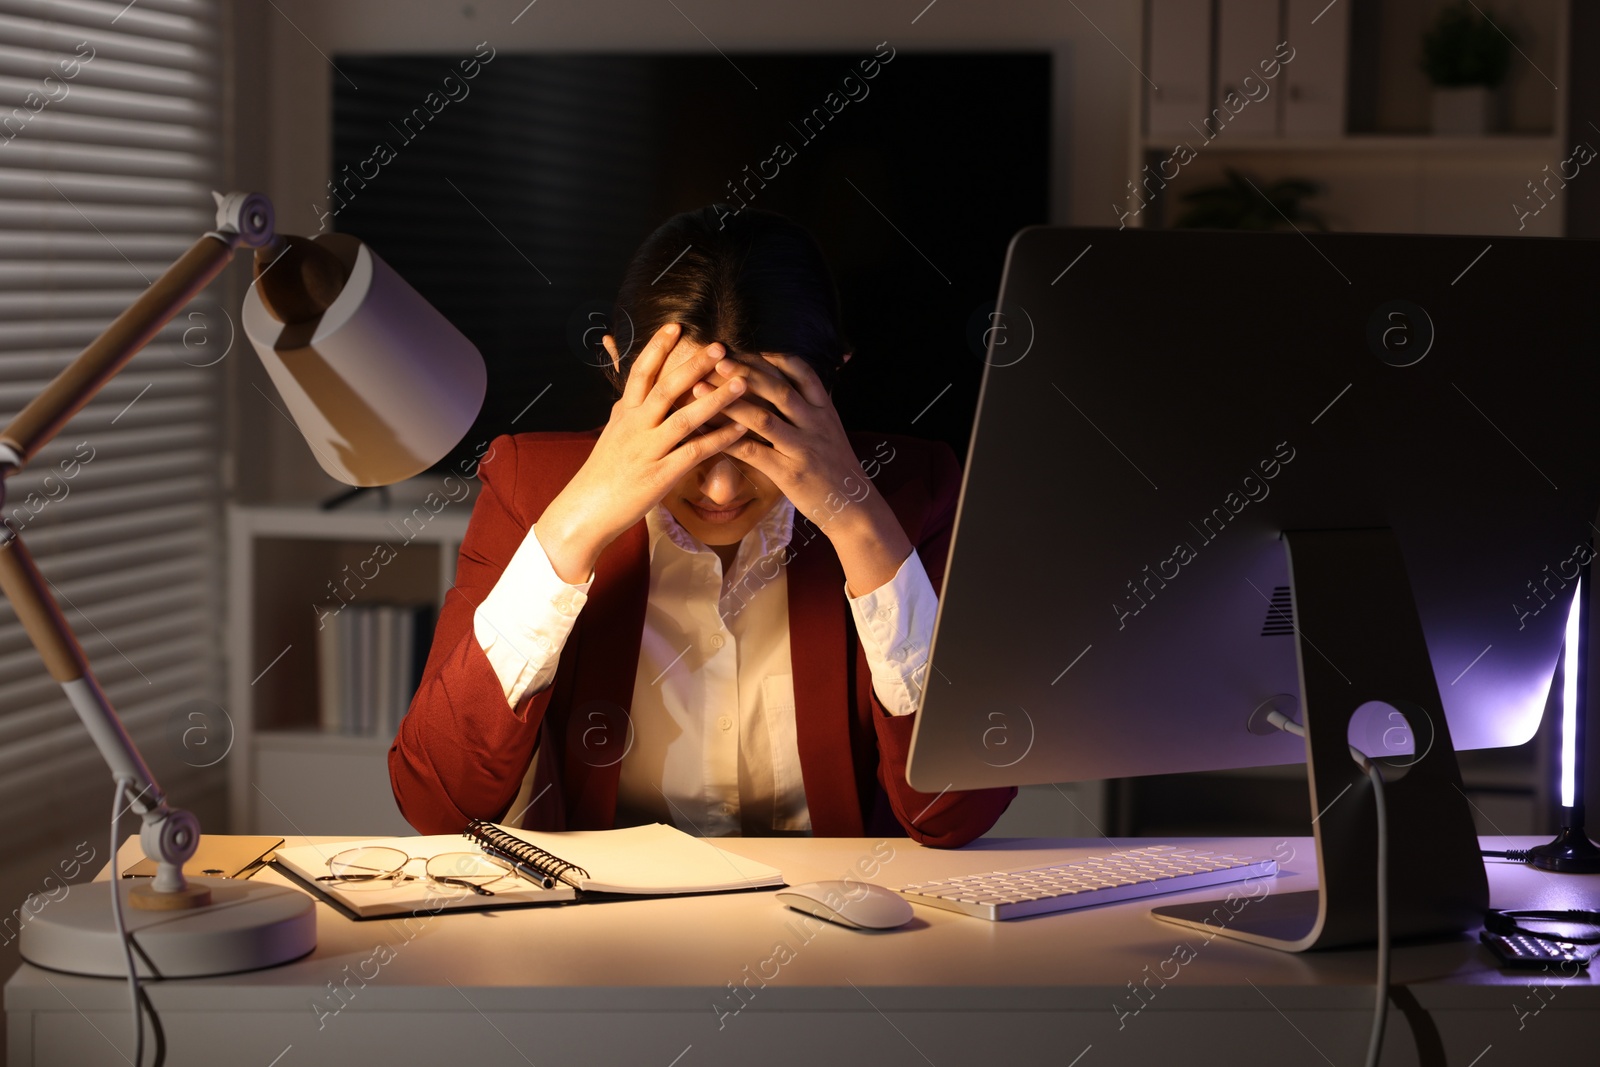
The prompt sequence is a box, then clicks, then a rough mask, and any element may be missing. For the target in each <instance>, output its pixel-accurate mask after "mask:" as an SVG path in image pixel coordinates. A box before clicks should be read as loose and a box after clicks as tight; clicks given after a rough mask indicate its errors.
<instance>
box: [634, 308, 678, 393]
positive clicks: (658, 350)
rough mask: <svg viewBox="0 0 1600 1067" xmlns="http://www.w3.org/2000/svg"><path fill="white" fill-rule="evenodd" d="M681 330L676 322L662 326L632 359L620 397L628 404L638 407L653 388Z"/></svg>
mask: <svg viewBox="0 0 1600 1067" xmlns="http://www.w3.org/2000/svg"><path fill="white" fill-rule="evenodd" d="M682 330H683V328H682V327H681V326H679V325H678V324H677V323H676V322H669V323H667V324H666V325H665V326H662V327H661V328H660V329H659V330H657V331H656V332H655V334H654V335H653V336H652V337H651V338H650V341H649V343H647V344H646V345H645V346H644V351H642V352H640V353H639V358H638V359H636V360H634V361H633V366H632V367H631V368H629V370H628V381H627V384H626V385H624V386H623V388H622V399H623V400H624V401H626V402H627V403H628V404H629V405H631V406H633V407H638V406H639V405H640V404H642V403H644V399H645V397H647V396H649V395H650V390H652V389H653V388H655V384H656V378H657V377H658V376H659V375H660V373H661V367H662V364H664V363H665V362H666V361H667V353H669V352H671V351H672V350H673V348H674V347H676V346H677V343H678V337H679V335H680V334H681V333H682Z"/></svg>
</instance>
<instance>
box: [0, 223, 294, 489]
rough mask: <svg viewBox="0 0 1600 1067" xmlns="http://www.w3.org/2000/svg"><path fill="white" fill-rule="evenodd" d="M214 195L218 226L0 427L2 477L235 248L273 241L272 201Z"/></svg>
mask: <svg viewBox="0 0 1600 1067" xmlns="http://www.w3.org/2000/svg"><path fill="white" fill-rule="evenodd" d="M212 195H213V196H215V197H216V198H217V229H215V230H212V231H210V232H209V233H207V234H206V235H205V236H203V237H201V238H200V239H199V240H197V241H195V243H194V244H193V245H191V246H189V250H188V251H187V252H185V253H184V254H183V255H182V256H180V257H179V258H178V260H177V261H176V262H174V263H173V264H172V266H170V267H168V268H167V269H166V271H165V272H164V273H162V275H161V277H159V278H157V279H156V280H155V281H154V282H152V283H151V284H150V287H149V288H148V289H146V290H145V291H144V292H143V293H141V294H140V295H139V298H138V299H137V300H135V301H134V302H133V303H132V304H131V305H129V307H128V309H127V310H126V311H124V312H123V313H122V314H121V315H118V316H117V317H116V319H115V320H113V321H112V323H111V325H109V326H107V327H106V328H105V329H104V330H103V331H101V333H100V336H98V337H96V338H95V339H94V340H93V341H90V342H89V346H88V347H87V348H85V349H84V350H83V351H82V352H80V353H79V354H78V358H76V359H74V360H73V361H72V362H71V363H70V364H68V365H67V366H66V368H65V369H63V370H62V371H61V373H60V374H57V375H56V376H55V379H54V380H53V381H51V382H50V384H49V385H47V386H45V388H44V391H43V392H41V393H40V394H39V395H38V396H36V397H34V399H33V400H32V401H30V402H29V404H28V406H27V407H25V408H23V409H22V410H21V411H20V412H18V413H17V416H16V418H14V419H12V420H11V424H10V425H9V426H7V427H6V428H5V430H4V431H0V464H6V465H8V466H9V467H10V470H5V471H4V474H5V475H6V476H9V475H10V473H11V470H15V469H18V468H20V467H22V466H23V465H24V464H25V463H27V462H28V461H29V460H30V459H32V458H33V457H34V455H35V454H36V453H37V452H38V451H39V449H41V448H43V447H44V446H45V445H46V444H48V443H49V442H50V439H51V438H53V437H55V435H56V433H57V432H58V431H59V430H60V429H61V427H62V426H64V425H66V423H67V420H68V419H70V418H72V416H73V415H75V414H77V412H78V410H79V409H80V408H82V407H83V406H84V405H85V404H87V403H88V402H89V401H90V400H92V399H94V395H95V394H96V393H98V392H99V391H100V387H101V386H103V385H105V383H106V382H108V381H110V380H111V379H112V378H114V377H115V376H116V374H117V372H118V371H120V370H122V368H123V367H124V366H125V365H126V364H127V362H128V361H129V360H130V359H132V358H133V357H134V356H135V355H136V354H137V353H138V352H139V350H140V349H141V348H143V347H144V346H145V345H147V344H149V343H150V341H151V339H152V338H154V337H155V335H156V334H157V333H159V332H160V331H161V328H162V327H163V326H165V325H166V324H167V323H168V322H170V321H171V320H172V317H173V316H174V315H176V314H177V313H178V312H180V311H182V310H183V309H184V308H185V307H187V306H188V304H189V301H191V300H193V299H194V298H195V296H196V295H197V294H198V293H199V292H200V291H201V290H202V289H204V288H205V287H206V286H207V285H209V284H210V283H211V280H212V279H213V278H215V277H216V276H217V275H218V274H221V273H222V270H223V268H224V267H226V266H227V265H228V264H229V263H230V262H232V261H233V253H234V249H236V248H238V247H239V246H240V245H241V244H243V245H248V246H250V247H254V248H259V247H261V246H262V245H265V244H267V243H269V242H270V241H271V240H272V238H273V219H272V202H271V201H270V200H268V199H267V198H266V197H264V196H262V195H260V194H259V193H230V194H229V195H228V196H226V197H224V196H222V195H220V194H216V193H213V194H212Z"/></svg>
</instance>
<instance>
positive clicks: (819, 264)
mask: <svg viewBox="0 0 1600 1067" xmlns="http://www.w3.org/2000/svg"><path fill="white" fill-rule="evenodd" d="M669 322H678V323H682V324H683V336H685V337H687V338H689V339H690V340H692V341H695V342H697V343H699V344H711V343H712V342H721V343H722V344H724V345H726V346H727V348H728V350H729V351H730V352H785V353H788V354H790V355H794V356H799V357H800V358H801V359H803V360H805V361H806V362H807V363H808V364H810V365H811V367H812V369H813V370H815V371H816V372H817V376H818V377H820V378H821V379H822V383H823V384H824V385H825V386H827V387H828V389H830V390H831V389H832V388H833V386H834V383H835V382H836V381H837V380H838V376H839V370H840V368H841V367H842V366H843V365H844V360H845V358H846V356H847V355H848V354H849V352H850V344H849V342H848V341H847V340H846V339H845V336H844V325H843V322H842V318H841V315H840V311H839V293H838V290H837V289H836V288H835V286H834V282H833V273H832V272H831V271H830V270H829V269H828V264H827V261H826V260H825V259H824V258H823V256H822V249H821V248H819V247H818V246H817V243H816V241H814V240H813V239H812V237H811V235H810V234H808V233H807V232H806V231H805V230H804V229H803V228H802V227H801V226H800V225H799V224H797V223H796V222H794V221H793V220H792V219H789V218H788V217H786V216H784V215H780V214H778V213H777V212H776V211H766V210H763V209H760V208H746V209H744V210H742V211H737V212H736V211H734V210H733V208H731V207H730V206H729V205H727V204H710V205H708V206H706V207H703V208H697V209H695V210H693V211H685V212H683V213H682V214H680V215H674V216H673V217H672V218H670V219H668V220H667V221H666V222H664V223H662V224H661V226H660V227H659V228H658V229H657V230H656V231H655V232H654V233H652V234H651V235H650V236H649V237H647V238H645V240H644V243H643V244H642V245H640V246H639V250H638V251H637V252H635V253H634V255H633V261H632V262H630V263H629V264H628V269H627V271H626V272H625V273H624V274H623V277H622V286H621V288H620V289H619V290H618V292H617V300H616V304H615V306H614V307H613V308H612V311H611V332H612V336H613V338H614V339H615V341H616V345H617V350H618V352H619V353H620V355H621V357H622V358H621V360H620V363H621V366H620V368H614V367H612V366H611V363H610V361H609V360H608V361H607V362H606V364H605V370H606V373H607V376H608V377H609V378H610V379H611V383H612V385H613V386H615V387H616V389H617V392H618V394H619V395H620V394H621V391H622V386H623V383H624V382H626V381H627V378H628V370H629V368H631V367H632V366H633V360H634V359H635V358H636V357H637V356H638V355H639V352H640V351H641V350H643V348H644V346H645V345H646V344H648V343H649V341H650V338H651V337H653V336H654V335H655V332H656V330H658V329H660V328H661V327H662V326H664V325H666V324H667V323H669Z"/></svg>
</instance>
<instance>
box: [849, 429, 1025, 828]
mask: <svg viewBox="0 0 1600 1067" xmlns="http://www.w3.org/2000/svg"><path fill="white" fill-rule="evenodd" d="M890 462H891V463H892V460H891V461H890ZM885 466H888V465H887V464H886V465H885ZM918 485H920V486H921V487H922V493H925V494H926V496H925V497H924V498H923V499H924V500H925V508H924V509H922V511H923V517H922V520H921V521H920V522H917V521H914V520H913V521H908V519H911V513H912V508H911V507H910V506H908V505H907V504H905V503H902V504H901V506H900V507H897V508H896V509H895V511H896V514H898V515H900V516H901V523H902V525H904V526H905V527H906V533H907V535H908V536H909V537H910V539H911V541H912V543H913V544H914V545H915V546H916V550H917V555H918V556H919V557H920V558H921V560H922V565H923V567H924V568H925V569H926V570H927V572H928V580H929V581H930V582H931V583H932V584H933V588H934V591H935V592H942V590H943V588H944V569H945V560H946V558H947V557H948V556H949V554H950V537H951V535H952V533H953V532H954V528H955V514H956V503H957V501H958V500H959V498H960V491H961V468H960V465H959V464H957V462H956V457H955V453H953V452H951V451H950V448H949V446H947V445H944V444H942V443H941V444H938V445H936V446H934V447H933V448H932V449H931V451H930V455H929V458H928V463H927V473H926V476H925V478H921V479H917V480H916V481H914V482H913V483H912V485H911V486H909V487H908V486H905V485H902V486H900V487H898V490H897V492H905V491H907V490H908V489H909V490H910V491H911V494H912V495H913V496H921V495H922V493H918V492H916V490H917V488H918ZM890 503H891V504H894V503H895V501H894V500H892V499H891V501H890ZM857 655H858V657H859V662H858V663H857V671H856V675H857V678H858V679H864V680H865V681H864V684H862V685H861V686H860V688H864V689H865V694H864V697H863V699H865V700H866V701H868V702H870V705H871V709H872V711H871V718H872V723H873V726H874V727H875V728H876V729H877V734H878V781H879V783H880V784H881V785H882V786H883V790H884V793H885V794H886V795H887V796H888V798H889V804H890V807H891V808H892V809H893V811H894V816H895V819H896V820H897V821H898V822H899V823H900V825H901V826H902V827H904V828H905V831H906V834H907V835H908V836H910V837H911V838H913V839H915V840H916V841H918V842H920V843H922V844H924V845H930V846H933V847H935V848H960V847H961V846H962V845H965V844H967V843H968V842H970V841H972V840H974V839H975V838H978V837H980V836H982V835H983V834H984V833H985V832H987V831H988V829H989V828H990V827H992V826H993V825H994V824H995V821H996V820H997V819H999V818H1000V816H1001V815H1002V814H1004V812H1005V810H1006V807H1007V806H1008V805H1010V803H1011V801H1012V798H1014V797H1015V796H1016V795H1017V789H1016V787H1015V786H1004V787H1001V788H996V789H969V790H946V791H944V792H941V793H923V792H919V791H918V790H915V789H913V788H911V786H910V784H908V783H907V782H906V762H907V760H908V759H909V758H910V755H911V732H912V729H913V727H914V724H915V723H916V718H917V715H918V714H920V712H913V713H912V714H910V715H891V714H889V711H888V709H886V708H885V707H884V706H883V704H882V703H881V702H880V701H879V700H878V696H877V693H875V692H874V691H873V689H872V683H871V677H870V671H869V669H868V667H867V662H866V653H865V652H864V651H863V652H858V653H857ZM926 684H927V683H926V680H924V685H926ZM858 692H859V689H858Z"/></svg>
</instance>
